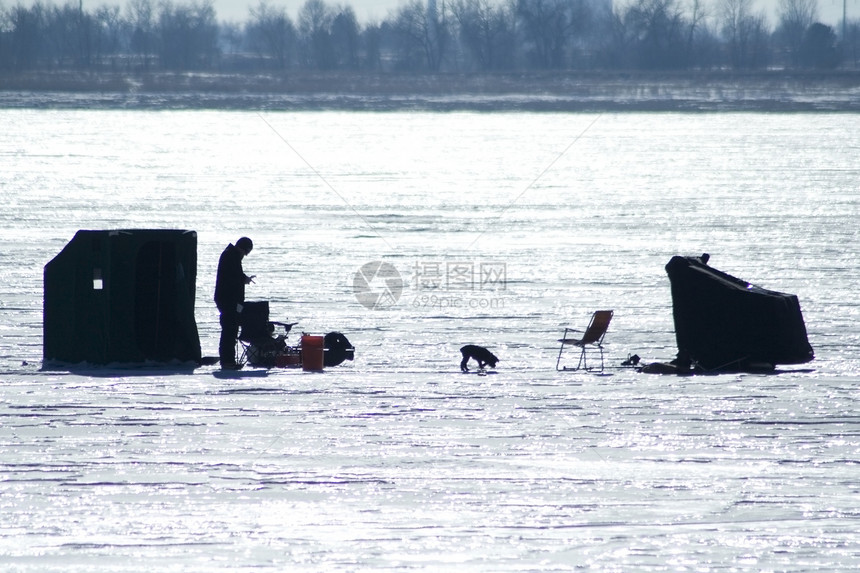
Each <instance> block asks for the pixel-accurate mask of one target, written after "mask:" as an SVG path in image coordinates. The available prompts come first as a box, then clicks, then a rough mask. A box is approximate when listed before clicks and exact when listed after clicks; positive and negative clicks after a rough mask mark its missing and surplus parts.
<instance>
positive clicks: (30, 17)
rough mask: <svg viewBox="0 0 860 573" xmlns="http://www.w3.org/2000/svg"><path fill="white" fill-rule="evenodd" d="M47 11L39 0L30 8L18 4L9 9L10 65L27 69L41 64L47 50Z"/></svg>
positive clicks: (18, 68) (19, 68) (17, 68)
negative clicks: (40, 61)
mask: <svg viewBox="0 0 860 573" xmlns="http://www.w3.org/2000/svg"><path fill="white" fill-rule="evenodd" d="M46 12H47V10H46V8H45V6H44V5H43V4H42V3H41V2H39V1H37V2H35V3H34V4H33V5H32V6H31V7H30V8H26V7H24V6H23V5H21V4H18V5H17V6H13V7H12V8H10V9H9V12H8V15H7V26H8V29H9V36H10V42H9V44H10V45H9V51H10V56H9V64H10V67H12V68H14V69H16V70H25V69H31V68H34V67H36V66H37V65H38V64H39V60H40V58H41V57H42V56H43V54H44V53H45V51H46V46H45V36H46V34H45V27H46V20H47V14H46Z"/></svg>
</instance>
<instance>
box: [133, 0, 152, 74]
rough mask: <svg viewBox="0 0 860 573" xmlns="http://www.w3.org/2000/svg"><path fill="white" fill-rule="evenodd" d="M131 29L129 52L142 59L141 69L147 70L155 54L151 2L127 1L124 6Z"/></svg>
mask: <svg viewBox="0 0 860 573" xmlns="http://www.w3.org/2000/svg"><path fill="white" fill-rule="evenodd" d="M126 11H127V12H128V17H127V19H128V22H129V26H130V27H131V39H130V42H129V43H130V46H129V47H130V50H131V52H132V53H133V54H136V55H137V56H139V57H140V58H142V59H143V69H144V70H149V64H150V59H151V57H152V56H153V54H154V53H155V9H154V8H153V5H152V0H128V4H126Z"/></svg>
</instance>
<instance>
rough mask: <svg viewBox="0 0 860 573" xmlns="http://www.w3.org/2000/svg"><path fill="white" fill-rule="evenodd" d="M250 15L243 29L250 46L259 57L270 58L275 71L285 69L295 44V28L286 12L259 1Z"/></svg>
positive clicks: (262, 0)
mask: <svg viewBox="0 0 860 573" xmlns="http://www.w3.org/2000/svg"><path fill="white" fill-rule="evenodd" d="M250 14H251V21H250V22H249V23H248V24H247V26H246V28H245V34H246V37H247V39H248V43H249V44H250V46H251V47H252V48H253V49H254V50H255V51H256V52H257V54H259V55H260V57H262V58H271V59H272V61H273V63H274V65H275V68H276V69H278V70H285V69H287V68H288V66H289V64H290V61H291V56H292V53H293V50H294V49H295V43H296V28H295V26H294V25H293V21H292V20H290V17H289V16H287V11H286V10H285V9H284V8H273V7H272V6H270V5H269V4H268V3H267V2H265V1H264V0H261V2H260V3H259V4H258V5H257V7H256V8H251V9H250Z"/></svg>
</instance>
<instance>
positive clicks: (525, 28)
mask: <svg viewBox="0 0 860 573" xmlns="http://www.w3.org/2000/svg"><path fill="white" fill-rule="evenodd" d="M586 15H587V10H586V8H585V5H584V3H583V2H581V1H580V0H518V1H517V18H518V19H519V21H520V22H521V24H522V26H521V30H522V33H523V36H524V41H525V43H526V46H527V47H526V50H527V52H528V53H529V54H530V55H531V60H532V61H533V63H534V64H535V65H536V66H538V67H540V68H546V69H549V68H561V67H562V66H563V65H564V64H565V62H564V53H565V47H566V46H567V44H568V43H569V42H570V41H571V39H572V35H573V33H574V32H575V31H576V30H577V29H578V27H579V25H580V24H582V23H583V22H584V21H585V18H586Z"/></svg>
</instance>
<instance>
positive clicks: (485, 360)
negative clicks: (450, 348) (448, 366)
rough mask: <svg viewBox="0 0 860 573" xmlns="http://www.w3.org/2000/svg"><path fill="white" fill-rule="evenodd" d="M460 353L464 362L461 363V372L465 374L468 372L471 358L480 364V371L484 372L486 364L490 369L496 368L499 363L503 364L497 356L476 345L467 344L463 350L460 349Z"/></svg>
mask: <svg viewBox="0 0 860 573" xmlns="http://www.w3.org/2000/svg"><path fill="white" fill-rule="evenodd" d="M460 353H461V354H462V355H463V361H462V362H460V370H462V371H463V372H468V371H469V368H468V367H467V366H466V363H467V362H469V359H470V358H474V359H475V361H476V362H477V363H478V369H479V370H483V369H484V365H485V364H489V365H490V368H495V367H496V363H497V362H501V361H500V360H499V359H498V358H496V355H495V354H493V353H492V352H490V351H489V350H487V349H486V348H484V347H483V346H476V345H474V344H467V345H466V346H464V347H463V348H461V349H460Z"/></svg>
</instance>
